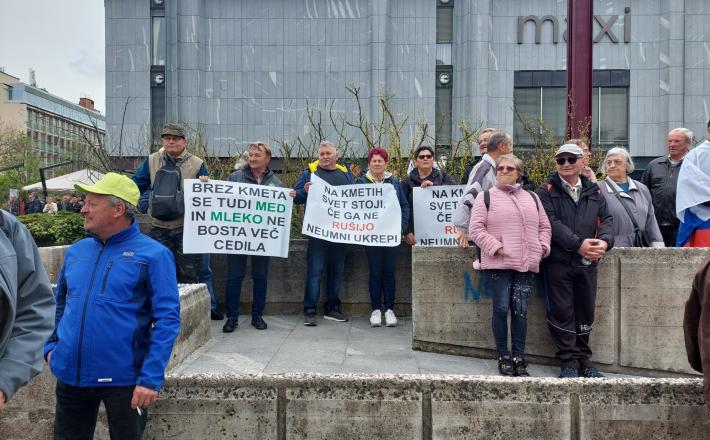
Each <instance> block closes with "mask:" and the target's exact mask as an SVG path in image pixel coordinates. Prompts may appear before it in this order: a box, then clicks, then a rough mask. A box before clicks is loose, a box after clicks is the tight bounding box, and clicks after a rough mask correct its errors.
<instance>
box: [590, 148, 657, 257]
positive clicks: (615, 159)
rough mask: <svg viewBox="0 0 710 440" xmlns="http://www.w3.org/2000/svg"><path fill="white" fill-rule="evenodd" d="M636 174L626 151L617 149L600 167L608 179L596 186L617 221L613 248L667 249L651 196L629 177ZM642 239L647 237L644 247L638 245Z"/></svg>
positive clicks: (644, 187) (607, 155)
mask: <svg viewBox="0 0 710 440" xmlns="http://www.w3.org/2000/svg"><path fill="white" fill-rule="evenodd" d="M633 171H634V162H633V160H631V156H630V155H629V152H628V151H626V149H624V148H619V147H617V148H612V149H611V150H609V152H608V153H606V157H605V158H604V162H603V163H602V166H601V172H602V173H604V174H606V179H604V180H603V181H601V182H597V185H599V188H600V189H601V192H602V194H604V198H605V199H606V204H607V207H608V208H609V213H610V214H611V215H612V216H613V217H614V246H615V247H639V246H652V247H665V246H664V244H663V236H662V235H661V231H660V229H659V228H658V223H656V215H655V212H654V210H653V203H652V200H651V193H650V192H649V190H648V188H647V187H646V185H644V184H643V183H641V182H639V181H636V180H633V179H632V178H630V177H629V174H631V173H632V172H633ZM637 229H638V232H637ZM641 235H644V236H645V241H646V242H645V243H641V242H639V239H640V236H641Z"/></svg>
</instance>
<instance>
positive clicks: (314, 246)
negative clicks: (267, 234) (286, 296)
mask: <svg viewBox="0 0 710 440" xmlns="http://www.w3.org/2000/svg"><path fill="white" fill-rule="evenodd" d="M345 246H346V245H344V244H342V243H331V242H329V241H325V240H320V239H318V238H309V239H308V250H307V251H306V262H307V265H308V267H307V269H306V288H305V293H304V295H303V313H304V314H306V315H315V314H316V309H317V308H318V298H319V297H320V282H321V275H322V274H323V271H324V270H325V271H326V283H325V291H326V303H325V311H326V313H327V312H330V311H333V310H337V311H340V298H338V295H339V293H340V283H341V282H342V281H343V271H344V270H345Z"/></svg>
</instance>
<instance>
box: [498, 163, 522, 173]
mask: <svg viewBox="0 0 710 440" xmlns="http://www.w3.org/2000/svg"><path fill="white" fill-rule="evenodd" d="M496 170H498V172H499V173H502V172H506V173H512V172H513V171H517V170H518V169H517V168H515V167H511V166H510V165H501V166H499V167H498V168H496Z"/></svg>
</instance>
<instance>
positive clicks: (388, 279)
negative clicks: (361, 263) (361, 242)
mask: <svg viewBox="0 0 710 440" xmlns="http://www.w3.org/2000/svg"><path fill="white" fill-rule="evenodd" d="M365 253H366V254H367V264H368V266H369V268H370V279H369V287H370V304H371V305H372V310H380V309H381V308H382V296H383V295H384V298H385V309H394V292H395V278H394V270H395V267H396V266H397V255H398V254H399V246H394V247H387V246H367V247H365Z"/></svg>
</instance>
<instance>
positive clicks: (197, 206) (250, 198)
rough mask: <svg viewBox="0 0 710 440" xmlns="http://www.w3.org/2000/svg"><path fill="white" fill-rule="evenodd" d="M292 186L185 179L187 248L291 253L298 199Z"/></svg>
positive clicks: (189, 250) (204, 251) (189, 251)
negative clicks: (295, 206)
mask: <svg viewBox="0 0 710 440" xmlns="http://www.w3.org/2000/svg"><path fill="white" fill-rule="evenodd" d="M288 192H289V189H288V188H279V187H275V186H264V185H251V184H248V183H237V182H227V181H223V180H210V181H209V182H200V181H199V180H197V179H186V180H185V226H184V228H183V244H182V246H183V251H184V252H185V253H186V254H244V255H263V256H272V257H283V258H286V257H288V241H289V238H290V235H291V210H292V208H293V199H292V198H291V197H290V196H289V195H288Z"/></svg>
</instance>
